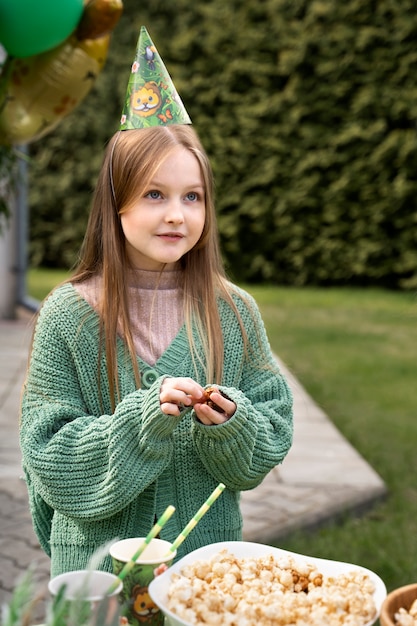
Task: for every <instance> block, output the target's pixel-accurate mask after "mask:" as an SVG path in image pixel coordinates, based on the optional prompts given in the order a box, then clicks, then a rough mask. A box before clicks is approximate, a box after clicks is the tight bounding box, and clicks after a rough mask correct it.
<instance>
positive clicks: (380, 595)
mask: <svg viewBox="0 0 417 626" xmlns="http://www.w3.org/2000/svg"><path fill="white" fill-rule="evenodd" d="M149 593H150V596H151V598H152V600H153V601H154V602H155V604H156V605H157V606H158V607H159V608H160V609H161V611H162V612H163V613H164V615H165V624H166V626H202V625H203V624H208V625H210V626H216V625H219V626H235V625H237V624H238V625H239V626H266V625H268V626H287V625H290V624H291V626H301V624H303V625H304V624H309V626H323V624H326V626H333V625H334V626H343V625H346V626H371V625H372V624H374V623H375V622H376V621H377V619H378V616H379V613H380V610H381V605H382V603H383V601H384V599H385V597H386V595H387V590H386V587H385V584H384V583H383V581H382V580H381V578H379V576H377V575H376V574H375V573H374V572H371V571H370V570H368V569H366V568H364V567H360V566H357V565H352V564H350V563H342V562H339V561H329V560H326V559H319V558H315V557H310V556H303V555H300V554H295V553H294V552H288V551H287V550H281V549H280V548H273V547H271V546H267V545H264V544H258V543H250V542H246V541H230V542H220V543H214V544H211V545H209V546H204V547H203V548H200V549H199V550H195V551H194V552H191V553H190V554H188V555H187V556H185V557H184V558H182V559H181V560H180V561H178V562H177V563H175V564H174V565H172V566H171V567H170V568H169V569H168V570H167V571H166V572H164V573H163V574H162V575H160V576H158V577H156V578H155V579H154V580H153V581H152V582H151V584H150V585H149Z"/></svg>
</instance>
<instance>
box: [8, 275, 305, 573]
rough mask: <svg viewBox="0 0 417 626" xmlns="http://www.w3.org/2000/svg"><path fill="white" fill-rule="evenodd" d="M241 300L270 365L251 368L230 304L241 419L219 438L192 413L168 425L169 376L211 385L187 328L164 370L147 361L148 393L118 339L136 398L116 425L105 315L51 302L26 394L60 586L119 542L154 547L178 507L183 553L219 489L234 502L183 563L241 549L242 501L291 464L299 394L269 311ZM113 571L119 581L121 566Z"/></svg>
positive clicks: (231, 385)
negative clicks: (271, 332) (270, 330)
mask: <svg viewBox="0 0 417 626" xmlns="http://www.w3.org/2000/svg"><path fill="white" fill-rule="evenodd" d="M234 299H235V302H236V305H237V307H238V309H239V311H240V313H241V315H242V319H243V323H244V325H245V328H246V331H247V334H248V338H249V342H250V345H251V347H252V348H253V351H254V353H257V354H260V353H261V352H260V350H263V351H264V352H265V353H266V355H267V361H266V363H264V366H263V367H259V366H257V365H256V363H255V362H254V360H253V359H250V358H249V357H248V354H247V353H245V350H244V345H243V340H242V334H241V330H240V327H239V323H238V321H237V319H236V316H235V314H234V313H233V311H232V310H231V308H230V306H229V305H227V304H226V303H225V302H224V301H223V300H219V307H220V312H221V319H222V327H223V333H224V340H225V368H224V376H223V380H222V385H221V386H220V388H221V389H222V390H223V391H224V392H225V393H226V394H227V395H228V396H229V397H230V398H231V399H232V400H233V401H234V402H235V403H236V406H237V409H236V412H235V414H234V415H233V417H232V418H231V419H229V420H228V421H227V422H226V423H225V424H221V425H216V426H205V425H203V424H202V423H200V422H199V421H198V420H197V419H196V416H195V413H194V411H193V409H192V408H191V409H186V410H184V411H183V412H182V413H181V415H180V416H179V417H172V416H168V415H165V414H163V413H162V412H161V408H160V401H159V390H160V386H161V382H162V381H163V379H164V378H165V377H167V376H175V377H177V376H187V377H192V378H194V379H195V380H197V381H198V382H199V383H200V384H202V385H203V386H204V384H205V379H204V372H203V368H202V367H201V366H200V365H199V364H198V363H196V364H195V363H193V361H192V358H191V354H190V347H189V343H188V339H187V332H186V329H185V326H183V327H182V328H181V330H180V331H179V333H178V335H177V336H176V337H175V338H174V340H173V342H172V343H171V344H170V346H169V347H168V348H167V350H166V351H165V352H164V353H163V354H162V356H161V357H160V358H159V359H158V361H157V362H156V364H155V365H154V366H153V367H150V366H149V365H148V364H146V363H145V362H143V361H142V360H141V359H140V358H138V363H139V368H140V371H141V375H142V387H141V388H140V389H136V388H135V381H134V375H133V367H132V364H131V363H130V361H129V357H128V354H127V350H126V346H125V344H124V342H123V341H122V339H120V338H118V368H119V378H120V390H121V398H122V399H121V401H120V402H119V404H118V405H117V407H116V410H115V411H114V412H113V413H112V410H111V403H110V398H109V391H108V386H107V374H106V361H105V358H104V357H103V356H101V357H100V358H101V361H100V368H101V393H99V387H98V374H97V372H98V363H99V339H98V338H99V317H98V315H97V313H96V312H95V311H94V310H93V309H92V308H91V306H90V305H89V304H88V303H87V302H86V301H85V300H84V299H82V298H81V296H79V294H78V293H77V292H76V290H75V289H74V288H73V286H72V285H71V284H65V285H63V286H61V287H59V288H57V289H56V290H55V291H54V292H53V293H52V294H51V295H50V296H49V298H48V299H47V300H46V302H45V303H44V305H43V307H42V309H41V311H40V314H39V317H38V320H37V324H36V328H35V333H34V340H33V348H32V352H31V358H30V364H29V368H28V375H27V379H26V382H25V385H24V389H23V395H22V406H21V430H20V445H21V451H22V457H23V469H24V473H25V477H26V481H27V487H28V493H29V502H30V508H31V514H32V518H33V524H34V528H35V531H36V533H37V536H38V538H39V541H40V544H41V546H42V548H43V549H44V551H45V552H46V553H47V554H48V555H49V556H50V557H51V575H52V576H55V575H57V574H59V573H61V572H64V571H70V570H75V569H83V568H85V567H86V566H87V565H88V561H89V559H90V557H91V555H92V554H93V553H94V552H95V551H96V550H97V549H98V548H99V547H102V546H103V545H105V544H106V543H108V542H109V541H111V540H113V539H116V538H119V539H122V538H126V537H135V536H136V537H143V536H145V535H146V534H147V533H148V532H149V530H150V528H151V527H152V525H153V523H154V520H155V516H159V515H160V514H161V513H162V512H163V511H164V510H165V508H166V507H167V506H168V505H169V504H172V505H174V506H175V507H176V512H175V514H174V515H173V517H172V518H171V519H170V520H169V522H168V523H167V525H166V527H165V528H164V529H163V530H162V532H161V537H162V538H163V539H166V540H168V541H173V540H174V538H175V537H176V536H177V535H178V534H179V532H180V531H181V530H182V528H183V527H184V526H185V525H186V524H187V522H188V521H189V520H190V519H191V518H192V517H193V515H194V514H195V512H196V511H197V509H198V508H199V507H200V506H201V504H202V503H203V502H204V501H205V500H206V498H207V497H208V495H209V494H210V493H211V492H212V491H213V489H214V488H215V487H216V486H217V484H218V483H219V482H223V483H224V484H225V485H226V489H225V491H224V492H223V494H222V496H221V497H220V498H219V499H218V500H217V501H216V503H215V504H214V505H213V506H212V507H211V509H210V510H209V511H208V512H207V514H206V515H205V516H204V517H203V518H202V520H201V521H200V522H199V524H198V525H197V526H196V528H195V529H194V530H193V531H192V533H191V534H190V535H189V537H188V539H187V540H186V541H185V542H184V543H183V544H182V546H181V548H180V549H179V551H178V554H177V558H180V557H181V556H184V554H186V553H188V552H190V551H191V550H195V549H196V548H199V547H201V546H203V545H207V544H209V543H213V542H216V541H229V540H239V539H241V536H242V516H241V512H240V507H239V498H240V491H242V490H246V489H252V488H253V487H256V486H257V485H258V484H259V483H260V482H261V481H262V479H263V478H264V477H265V475H266V474H267V473H268V472H269V471H270V470H271V469H272V468H273V467H274V466H276V465H277V464H279V463H281V462H282V460H283V459H284V457H285V456H286V454H287V452H288V450H289V448H290V446H291V443H292V432H293V424H292V395H291V392H290V390H289V387H288V385H287V382H286V380H285V379H284V377H283V376H282V374H281V372H280V370H279V368H278V365H277V363H276V360H275V359H274V357H273V355H272V353H271V350H270V346H269V343H268V340H267V336H266V333H265V328H264V325H263V322H262V319H261V317H260V314H259V310H258V308H257V306H256V304H255V302H254V301H253V299H252V298H251V297H250V296H249V295H248V294H244V292H242V293H240V291H238V292H237V293H236V294H235V296H234ZM196 341H197V345H199V344H198V338H197V337H196ZM196 370H197V371H196ZM100 567H101V568H102V569H107V570H110V569H111V563H110V559H109V557H105V558H104V560H103V561H102V563H101V565H100Z"/></svg>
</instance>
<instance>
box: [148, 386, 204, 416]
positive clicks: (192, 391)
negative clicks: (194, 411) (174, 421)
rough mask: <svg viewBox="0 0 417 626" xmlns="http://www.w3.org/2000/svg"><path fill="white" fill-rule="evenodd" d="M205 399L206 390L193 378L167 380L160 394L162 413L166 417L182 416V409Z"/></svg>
mask: <svg viewBox="0 0 417 626" xmlns="http://www.w3.org/2000/svg"><path fill="white" fill-rule="evenodd" d="M203 398H204V389H203V387H202V386H201V385H199V384H198V383H196V382H195V380H193V379H192V378H165V380H164V381H163V383H162V385H161V390H160V392H159V402H160V404H161V411H162V413H165V414H166V415H176V416H178V415H180V413H181V409H182V408H184V407H189V406H192V405H193V404H195V403H196V402H198V401H200V402H201V401H202V399H203Z"/></svg>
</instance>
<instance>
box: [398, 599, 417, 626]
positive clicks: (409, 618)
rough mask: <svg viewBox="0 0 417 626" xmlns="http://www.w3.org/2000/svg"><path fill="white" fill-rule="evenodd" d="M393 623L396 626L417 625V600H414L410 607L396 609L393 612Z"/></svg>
mask: <svg viewBox="0 0 417 626" xmlns="http://www.w3.org/2000/svg"><path fill="white" fill-rule="evenodd" d="M394 617H395V623H396V624H397V625H398V626H417V600H414V602H413V604H412V605H411V607H410V609H409V610H408V611H407V610H406V609H404V608H400V609H398V611H397V612H396V614H395V616H394Z"/></svg>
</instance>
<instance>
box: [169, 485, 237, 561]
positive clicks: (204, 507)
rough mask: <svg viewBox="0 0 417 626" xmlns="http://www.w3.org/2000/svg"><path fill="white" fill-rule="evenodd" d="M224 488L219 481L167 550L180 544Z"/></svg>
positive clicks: (173, 550) (172, 549) (171, 549)
mask: <svg viewBox="0 0 417 626" xmlns="http://www.w3.org/2000/svg"><path fill="white" fill-rule="evenodd" d="M224 489H225V486H224V485H223V483H219V485H217V487H216V489H215V490H214V491H213V493H212V494H211V495H210V496H209V497H208V498H207V500H206V501H205V502H204V504H203V505H202V506H201V507H200V508H199V509H198V511H197V513H196V514H195V515H194V517H193V518H192V519H191V520H190V521H189V522H188V524H187V526H186V527H185V528H184V529H183V530H182V531H181V532H180V534H179V535H178V537H177V538H176V539H175V541H174V543H173V544H172V546H171V547H170V549H169V552H175V550H176V549H177V548H178V547H179V546H180V545H181V544H182V542H183V541H184V539H186V538H187V537H188V535H189V534H190V532H191V531H192V529H193V528H194V527H195V526H196V525H197V524H198V522H199V521H200V520H201V518H202V517H203V515H204V514H205V513H207V511H208V510H209V508H210V507H211V505H212V504H213V502H214V501H215V500H217V498H218V497H219V495H220V494H221V493H222V491H223V490H224Z"/></svg>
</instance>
